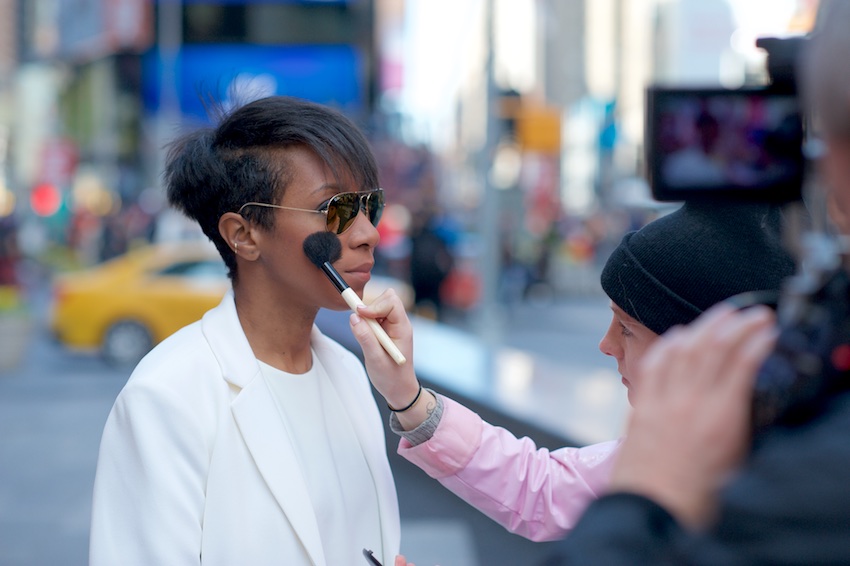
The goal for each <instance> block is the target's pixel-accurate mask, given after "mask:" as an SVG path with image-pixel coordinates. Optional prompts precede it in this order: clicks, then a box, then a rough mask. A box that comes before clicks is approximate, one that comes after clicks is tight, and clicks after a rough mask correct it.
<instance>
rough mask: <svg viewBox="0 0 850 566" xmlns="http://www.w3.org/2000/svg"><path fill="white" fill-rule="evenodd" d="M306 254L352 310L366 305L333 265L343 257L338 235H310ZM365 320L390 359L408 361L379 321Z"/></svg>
mask: <svg viewBox="0 0 850 566" xmlns="http://www.w3.org/2000/svg"><path fill="white" fill-rule="evenodd" d="M304 253H305V254H306V255H307V257H308V258H309V259H310V261H312V262H313V264H314V265H315V266H316V267H318V268H319V269H321V270H322V271H324V272H325V275H327V276H328V279H330V280H331V283H333V284H334V287H336V289H337V291H339V293H340V294H341V295H342V298H343V299H345V302H346V303H348V306H349V307H351V310H352V311H353V312H357V307H358V306H359V305H362V304H364V303H363V301H361V300H360V297H358V296H357V293H355V292H354V289H352V288H351V287H349V286H348V283H346V282H345V279H343V278H342V275H340V274H339V271H337V270H336V269H335V268H334V266H333V265H332V263H333V262H335V261H336V260H338V259H339V258H340V256H341V255H342V244H340V243H339V238H337V236H336V234H334V233H333V232H316V233H315V234H310V235H309V236H307V239H306V240H304ZM363 320H365V321H366V323H367V324H368V325H369V327H370V328H371V329H372V332H374V333H375V337H376V338H377V339H378V342H380V343H381V346H383V347H384V350H386V351H387V353H388V354H389V355H390V357H392V359H393V360H395V363H397V364H398V365H402V364H403V363H405V362H406V361H407V359H406V358H405V357H404V354H402V353H401V350H399V349H398V346H396V345H395V342H393V341H392V338H390V337H389V335H387V333H386V331H385V330H384V329H383V327H382V326H381V325H380V324H378V321H377V320H375V319H373V318H366V317H365V316H364V317H363Z"/></svg>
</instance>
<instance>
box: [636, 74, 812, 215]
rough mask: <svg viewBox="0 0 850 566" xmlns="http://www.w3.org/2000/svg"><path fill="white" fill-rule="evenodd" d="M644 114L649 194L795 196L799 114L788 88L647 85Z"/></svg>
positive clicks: (799, 182)
mask: <svg viewBox="0 0 850 566" xmlns="http://www.w3.org/2000/svg"><path fill="white" fill-rule="evenodd" d="M646 116H647V120H648V121H647V135H648V144H647V148H648V159H647V163H648V164H649V170H648V174H649V179H650V186H651V187H652V192H653V196H654V197H655V199H656V200H659V201H682V200H695V199H710V200H718V199H724V200H732V199H735V200H743V201H755V202H777V203H783V202H790V201H794V200H799V199H801V198H802V194H801V189H802V186H803V177H804V171H805V159H804V155H803V118H802V112H801V111H800V105H799V102H798V99H797V96H796V94H795V93H794V92H793V90H792V89H790V88H788V87H784V86H783V87H780V86H770V87H765V88H741V89H723V88H710V89H702V88H675V87H660V86H653V87H650V88H649V89H648V90H647V112H646Z"/></svg>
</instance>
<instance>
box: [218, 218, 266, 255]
mask: <svg viewBox="0 0 850 566" xmlns="http://www.w3.org/2000/svg"><path fill="white" fill-rule="evenodd" d="M218 233H219V234H221V237H222V238H224V241H225V242H227V243H228V245H229V246H230V249H231V250H233V253H234V254H236V257H237V258H242V259H246V260H249V261H253V260H255V259H257V257H258V256H259V249H258V248H257V245H256V242H255V241H254V231H253V230H252V228H251V224H250V223H249V222H248V221H247V220H245V218H243V217H242V216H241V215H239V214H236V213H235V212H225V213H224V214H222V215H221V218H219V219H218Z"/></svg>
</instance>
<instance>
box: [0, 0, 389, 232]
mask: <svg viewBox="0 0 850 566" xmlns="http://www.w3.org/2000/svg"><path fill="white" fill-rule="evenodd" d="M0 10H13V11H14V10H16V11H17V14H13V15H12V16H11V17H9V18H8V19H7V18H3V20H2V21H3V22H17V26H16V27H17V30H19V32H20V41H19V42H18V44H17V46H15V45H13V46H12V47H17V48H18V49H17V56H16V57H14V56H13V57H14V59H16V60H17V65H16V67H15V72H14V73H13V78H12V79H11V81H12V83H13V84H14V85H15V91H16V92H15V103H14V105H10V107H14V111H13V112H12V116H11V118H10V122H11V123H12V125H11V131H12V137H13V138H14V152H13V161H14V163H13V167H12V169H13V171H14V179H13V183H12V184H13V185H14V186H15V190H16V191H17V192H18V193H20V196H21V197H22V199H23V200H24V201H25V202H26V201H33V199H35V200H36V201H38V202H40V203H41V202H43V203H45V206H43V207H40V209H39V207H38V206H36V208H32V207H30V208H32V209H31V210H28V211H27V212H35V213H36V214H37V215H39V216H42V217H44V218H45V219H46V220H45V223H49V224H56V223H59V224H62V223H66V222H67V220H68V219H69V218H70V216H71V215H73V214H75V213H76V212H77V211H78V210H79V209H80V208H81V207H82V208H85V209H88V211H89V212H91V213H93V214H95V215H100V216H103V215H112V214H116V213H117V212H118V211H120V210H121V209H122V207H124V206H128V205H130V204H132V203H135V202H137V201H138V200H139V197H140V195H142V194H143V193H144V192H145V190H146V189H152V190H154V191H160V192H161V189H160V187H159V181H160V172H161V168H162V163H163V150H162V148H163V146H164V144H165V143H167V141H169V140H170V139H172V138H173V137H174V136H175V135H176V134H177V133H179V131H180V130H181V129H182V128H184V127H187V126H195V125H198V124H203V123H206V122H208V121H209V119H210V118H211V117H212V116H215V115H216V114H215V112H216V111H218V110H224V111H226V110H228V109H229V108H230V107H231V106H232V105H234V104H237V103H244V102H248V101H250V100H252V99H254V98H258V97H260V96H265V95H269V94H287V95H293V96H300V97H303V98H308V99H311V100H315V101H317V102H322V103H326V104H331V105H334V106H336V107H338V108H340V109H341V110H342V111H344V112H345V113H347V114H348V115H350V116H351V117H352V118H354V119H355V120H357V121H359V122H362V123H366V122H367V121H368V120H369V118H370V116H371V114H372V109H373V105H374V100H375V98H376V92H375V91H376V84H377V78H376V77H377V74H376V73H377V71H376V67H375V63H374V61H375V49H374V41H373V36H374V34H373V14H372V11H373V6H372V0H289V1H285V2H281V1H280V0H226V1H223V0H0ZM2 37H3V40H4V41H5V43H2V42H0V72H2V71H3V68H4V67H3V65H4V61H5V59H3V56H4V55H5V53H6V51H5V50H4V49H5V47H6V43H9V42H8V41H7V38H9V37H12V38H13V37H14V34H10V35H8V36H7V35H5V34H4V35H3V36H2ZM2 84H3V83H0V86H2ZM211 109H212V110H211ZM0 117H2V116H0ZM0 133H2V131H0ZM33 195H36V196H33ZM143 200H145V201H146V202H148V201H152V200H155V199H143ZM160 200H161V199H160ZM54 203H58V204H57V206H55V207H54V206H52V205H53V204H54Z"/></svg>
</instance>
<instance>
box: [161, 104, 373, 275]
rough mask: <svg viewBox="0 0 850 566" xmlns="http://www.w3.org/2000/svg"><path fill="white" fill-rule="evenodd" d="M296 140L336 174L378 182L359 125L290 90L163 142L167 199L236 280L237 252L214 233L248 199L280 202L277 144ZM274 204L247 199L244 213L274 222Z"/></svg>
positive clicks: (283, 174) (282, 182) (283, 169)
mask: <svg viewBox="0 0 850 566" xmlns="http://www.w3.org/2000/svg"><path fill="white" fill-rule="evenodd" d="M296 146H300V147H306V148H308V149H310V150H312V151H313V152H315V153H316V155H318V157H319V158H320V159H321V160H322V161H323V162H324V163H325V165H327V166H328V168H329V169H330V171H331V173H332V174H333V175H334V177H335V178H336V180H337V181H339V180H341V179H342V178H343V177H344V176H345V175H346V174H350V175H351V177H352V178H353V180H354V182H355V183H356V184H357V186H358V190H368V189H374V188H377V187H378V186H379V184H378V166H377V163H376V161H375V157H374V154H373V153H372V150H371V148H370V146H369V142H368V141H367V139H366V137H365V136H364V134H363V133H362V132H361V131H360V129H358V127H357V126H356V125H355V124H354V123H353V122H352V121H351V120H350V119H348V118H347V117H346V116H345V115H343V114H342V113H341V112H339V111H337V110H334V109H332V108H329V107H327V106H323V105H321V104H317V103H314V102H310V101H307V100H303V99H299V98H294V97H288V96H271V97H267V98H262V99H259V100H255V101H253V102H250V103H248V104H245V105H243V106H241V107H238V108H236V109H235V110H233V111H231V112H230V113H227V114H224V115H223V117H222V118H221V120H220V121H219V124H218V125H217V126H213V127H207V128H200V129H198V130H195V131H193V132H191V133H189V134H185V135H183V136H181V137H180V138H178V139H176V140H175V141H174V142H172V143H171V144H170V145H169V147H168V154H167V157H166V164H165V185H166V187H167V193H168V201H169V202H170V203H171V205H172V206H174V207H175V208H176V209H178V210H180V211H182V212H183V213H184V214H185V215H186V216H188V217H189V218H192V219H193V220H195V221H196V222H197V223H198V224H199V225H200V228H201V230H202V231H203V232H204V234H205V235H206V236H207V237H208V238H209V239H210V240H211V241H212V242H213V244H215V246H216V248H217V249H218V252H219V253H220V254H221V257H222V259H223V260H224V262H225V264H226V265H227V268H228V276H229V277H230V278H231V280H233V281H234V282H235V281H236V280H237V276H238V274H237V269H236V257H235V255H234V254H233V252H232V251H231V249H230V246H229V245H228V242H225V241H224V239H223V238H222V237H221V234H219V231H218V222H219V219H220V218H221V216H222V215H223V214H225V213H226V212H236V211H238V210H239V208H240V207H241V206H242V205H243V204H245V203H246V202H267V203H277V202H279V200H280V199H281V198H282V197H283V195H284V193H285V191H286V188H287V186H288V183H289V180H290V178H291V175H292V171H291V164H290V163H288V162H287V160H286V159H283V158H282V157H283V156H282V154H281V150H285V149H287V148H290V147H296ZM272 212H273V211H271V210H269V209H266V208H264V207H251V208H250V210H249V211H246V212H245V213H244V215H243V216H245V217H246V218H249V219H250V220H251V221H253V222H256V223H257V224H258V225H260V226H261V227H263V228H264V229H271V228H273V227H274V218H275V217H274V214H273V213H272Z"/></svg>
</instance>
